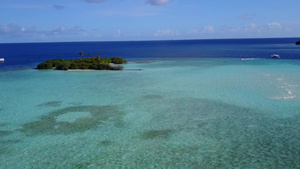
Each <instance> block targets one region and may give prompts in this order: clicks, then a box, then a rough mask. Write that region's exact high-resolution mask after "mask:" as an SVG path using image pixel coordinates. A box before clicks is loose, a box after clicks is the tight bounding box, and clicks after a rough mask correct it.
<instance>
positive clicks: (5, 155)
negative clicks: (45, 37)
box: [0, 59, 300, 169]
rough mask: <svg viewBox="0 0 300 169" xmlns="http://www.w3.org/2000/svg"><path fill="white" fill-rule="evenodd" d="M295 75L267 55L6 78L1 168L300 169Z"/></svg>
mask: <svg viewBox="0 0 300 169" xmlns="http://www.w3.org/2000/svg"><path fill="white" fill-rule="evenodd" d="M132 69H141V70H140V71H135V70H132ZM299 72H300V61H299V60H271V59H256V60H247V61H241V60H239V59H190V60H183V59H176V60H164V61H153V62H144V63H135V62H132V63H129V64H127V65H126V66H125V70H124V71H82V72H78V71H53V70H49V71H39V70H34V69H25V70H16V71H6V72H1V74H0V86H1V95H0V100H1V102H0V115H1V119H0V161H1V164H0V168H5V169H9V168H299V167H300V142H299V140H300V132H299V129H300V78H299V76H300V75H299Z"/></svg>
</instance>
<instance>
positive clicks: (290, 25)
mask: <svg viewBox="0 0 300 169" xmlns="http://www.w3.org/2000/svg"><path fill="white" fill-rule="evenodd" d="M299 8H300V0H1V1H0V43H19V42H70V41H139V40H179V39H225V38H226V39H227V38H275V37H300V15H299Z"/></svg>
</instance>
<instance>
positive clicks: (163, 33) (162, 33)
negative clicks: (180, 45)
mask: <svg viewBox="0 0 300 169" xmlns="http://www.w3.org/2000/svg"><path fill="white" fill-rule="evenodd" d="M153 35H154V36H156V37H158V36H176V35H179V32H178V31H171V30H170V29H164V30H158V31H156V32H155V33H154V34H153Z"/></svg>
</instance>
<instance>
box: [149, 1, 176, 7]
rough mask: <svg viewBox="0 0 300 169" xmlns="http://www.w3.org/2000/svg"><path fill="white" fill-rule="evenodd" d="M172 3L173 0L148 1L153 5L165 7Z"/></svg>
mask: <svg viewBox="0 0 300 169" xmlns="http://www.w3.org/2000/svg"><path fill="white" fill-rule="evenodd" d="M169 2H171V0H148V3H149V4H151V5H156V6H158V5H164V4H167V3H169Z"/></svg>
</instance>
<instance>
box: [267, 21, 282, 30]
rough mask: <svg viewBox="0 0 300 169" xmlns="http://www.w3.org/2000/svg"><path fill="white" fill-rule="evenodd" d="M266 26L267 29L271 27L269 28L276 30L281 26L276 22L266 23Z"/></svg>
mask: <svg viewBox="0 0 300 169" xmlns="http://www.w3.org/2000/svg"><path fill="white" fill-rule="evenodd" d="M267 27H268V29H271V30H278V29H281V28H282V26H281V24H280V23H278V22H272V23H268V25H267Z"/></svg>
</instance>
